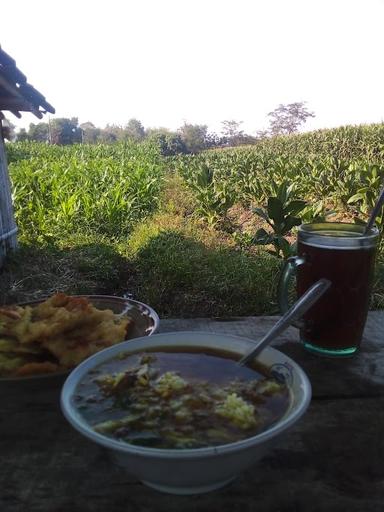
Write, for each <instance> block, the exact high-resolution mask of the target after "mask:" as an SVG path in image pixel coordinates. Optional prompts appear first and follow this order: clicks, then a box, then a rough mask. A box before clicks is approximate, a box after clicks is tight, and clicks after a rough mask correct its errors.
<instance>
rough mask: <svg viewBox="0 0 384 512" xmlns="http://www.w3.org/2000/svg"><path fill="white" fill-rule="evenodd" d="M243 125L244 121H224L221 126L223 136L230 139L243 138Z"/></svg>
mask: <svg viewBox="0 0 384 512" xmlns="http://www.w3.org/2000/svg"><path fill="white" fill-rule="evenodd" d="M242 123H243V121H234V120H231V121H222V122H221V124H222V125H223V127H222V130H221V132H222V134H223V135H224V137H227V138H228V139H234V138H236V137H242V136H243V134H244V132H243V130H240V125H241V124H242Z"/></svg>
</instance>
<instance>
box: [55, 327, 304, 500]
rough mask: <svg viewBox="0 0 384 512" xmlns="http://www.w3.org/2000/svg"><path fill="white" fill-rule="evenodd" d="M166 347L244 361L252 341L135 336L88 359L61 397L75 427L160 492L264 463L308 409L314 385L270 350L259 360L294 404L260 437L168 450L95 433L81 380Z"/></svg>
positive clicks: (205, 486)
mask: <svg viewBox="0 0 384 512" xmlns="http://www.w3.org/2000/svg"><path fill="white" fill-rule="evenodd" d="M165 346H167V347H178V346H179V347H202V348H204V347H208V348H213V349H215V348H216V349H219V350H220V349H222V350H226V351H230V352H233V353H236V354H238V355H239V357H240V356H241V355H244V354H246V353H247V352H248V351H250V350H251V348H252V347H253V346H254V342H253V341H252V340H249V339H247V338H241V337H238V336H232V335H226V334H213V333H210V332H173V333H164V334H155V335H153V336H151V337H150V338H136V339H135V340H132V341H127V342H123V343H120V344H119V345H116V346H113V347H110V348H108V349H105V350H103V351H101V352H99V353H97V354H95V355H93V356H92V357H90V358H89V359H87V360H85V361H84V362H83V363H81V364H80V365H79V366H78V367H77V368H75V369H74V370H73V371H72V373H71V374H70V375H69V377H68V378H67V380H66V382H65V384H64V387H63V389H62V394H61V407H62V411H63V413H64V415H65V417H66V418H67V420H68V421H69V422H70V423H71V424H72V426H73V427H74V428H75V429H77V430H78V431H79V432H80V433H81V434H83V435H84V436H85V437H87V438H88V439H90V440H92V441H94V442H95V443H97V444H99V445H100V446H103V447H105V448H107V449H108V450H109V451H110V454H111V455H112V457H113V459H114V460H115V462H116V463H118V464H119V465H120V466H123V467H125V468H126V469H127V470H128V471H129V473H130V474H131V475H133V476H135V477H137V478H138V479H139V480H141V481H142V482H143V483H144V484H146V485H149V486H150V487H153V488H155V489H157V490H160V491H163V492H169V493H173V494H195V493H202V492H208V491H212V490H214V489H217V488H220V487H222V486H223V485H225V484H227V483H228V482H230V481H231V480H233V479H234V478H235V477H236V476H237V475H239V473H241V472H242V471H244V470H246V469H247V468H248V467H250V466H251V465H252V464H253V463H255V462H256V461H257V460H258V459H260V458H261V457H262V456H263V455H264V454H265V453H266V451H267V449H268V448H270V446H271V445H272V444H273V442H274V441H275V440H276V439H277V438H278V437H279V436H281V435H282V434H284V433H285V432H286V431H287V430H288V429H289V428H290V427H292V426H293V425H294V424H295V423H296V422H297V421H298V420H299V419H300V417H301V416H302V415H303V414H304V412H305V411H306V409H307V407H308V405H309V402H310V399H311V385H310V383H309V380H308V378H307V376H306V375H305V373H304V372H303V370H302V369H301V368H300V367H299V366H298V365H297V364H296V363H295V362H294V361H292V359H290V358H289V357H287V356H286V355H284V354H282V353H281V352H279V351H278V350H276V349H273V348H266V349H265V350H264V351H263V352H262V353H261V354H260V356H259V360H260V362H261V363H263V364H265V365H266V366H267V367H269V368H271V371H272V372H275V373H277V374H279V376H281V378H284V379H285V382H286V383H287V385H288V386H289V388H290V392H291V404H290V407H289V408H288V410H287V411H286V413H285V414H284V416H283V417H282V418H281V419H280V420H279V421H278V422H277V423H275V424H274V425H273V426H271V427H270V428H268V429H267V430H265V431H264V432H262V433H260V434H258V435H255V436H253V437H249V438H247V439H244V440H242V441H238V442H235V443H230V444H225V445H220V446H215V447H212V448H197V449H172V450H169V449H158V448H146V447H141V446H134V445H130V444H128V443H125V442H123V441H118V440H115V439H111V438H109V437H106V436H103V435H102V434H99V433H97V432H95V431H93V430H92V428H91V427H90V426H89V425H88V424H87V423H86V422H85V420H84V419H83V418H82V417H81V415H80V414H79V412H78V411H77V410H76V407H75V405H74V401H73V396H74V394H75V390H76V386H77V384H78V383H79V381H81V380H82V378H83V377H84V376H85V375H86V374H87V373H88V372H89V371H90V370H91V369H93V368H94V367H95V366H98V365H99V364H101V363H103V362H104V361H106V360H108V359H110V358H112V357H114V356H116V355H117V354H118V353H119V352H124V353H130V352H138V351H143V350H145V349H150V348H156V347H165Z"/></svg>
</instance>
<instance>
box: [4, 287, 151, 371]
mask: <svg viewBox="0 0 384 512" xmlns="http://www.w3.org/2000/svg"><path fill="white" fill-rule="evenodd" d="M158 325H159V317H158V315H157V313H156V312H155V311H154V310H153V309H152V308H151V307H150V306H147V305H146V304H143V303H142V302H138V301H135V300H132V299H126V298H123V297H114V296H106V295H88V296H85V295H66V294H64V293H56V294H54V295H52V296H50V297H48V298H46V299H41V300H37V301H33V302H28V303H23V304H15V305H10V306H3V307H1V308H0V380H10V379H18V380H20V379H26V378H28V379H29V378H34V377H46V376H53V375H58V374H63V373H64V374H65V373H67V372H69V371H70V370H71V369H73V368H74V367H75V366H77V365H78V364H79V363H81V362H82V361H84V359H86V358H87V357H89V356H91V355H93V354H95V353H96V352H99V351H100V350H102V349H104V348H107V347H110V346H112V345H115V344H117V343H120V342H122V341H125V340H129V339H131V338H137V337H140V336H150V335H151V334H153V333H154V332H155V331H156V330H157V328H158Z"/></svg>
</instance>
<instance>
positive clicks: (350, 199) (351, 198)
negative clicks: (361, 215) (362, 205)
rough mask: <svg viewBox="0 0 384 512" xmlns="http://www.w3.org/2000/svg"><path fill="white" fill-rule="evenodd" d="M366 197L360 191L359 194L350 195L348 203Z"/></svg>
mask: <svg viewBox="0 0 384 512" xmlns="http://www.w3.org/2000/svg"><path fill="white" fill-rule="evenodd" d="M364 198H365V195H364V194H361V193H358V194H355V195H353V196H352V197H350V198H349V199H348V201H347V203H348V204H351V203H357V201H362V200H364Z"/></svg>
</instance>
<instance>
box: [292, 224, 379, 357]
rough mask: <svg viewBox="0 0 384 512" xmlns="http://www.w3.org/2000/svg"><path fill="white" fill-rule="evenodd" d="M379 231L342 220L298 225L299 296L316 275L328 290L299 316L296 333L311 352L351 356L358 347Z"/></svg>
mask: <svg viewBox="0 0 384 512" xmlns="http://www.w3.org/2000/svg"><path fill="white" fill-rule="evenodd" d="M377 240H378V230H377V229H376V228H373V229H372V230H371V231H370V232H369V233H368V235H364V226H360V225H357V224H346V223H319V224H303V225H302V226H300V228H299V232H298V240H297V246H298V247H297V248H298V256H297V257H295V258H290V265H288V267H289V266H291V270H292V267H295V268H296V275H297V293H298V296H301V295H302V294H303V293H304V292H305V291H306V290H307V289H308V288H309V287H310V286H311V285H312V284H313V283H315V282H316V281H318V280H319V279H321V278H326V279H329V280H330V281H331V286H330V288H329V290H327V291H326V292H325V294H324V295H323V296H322V297H321V298H320V299H319V300H318V302H316V303H315V304H314V305H313V306H312V307H311V309H310V310H308V312H307V313H306V314H305V315H304V317H303V321H302V322H301V328H300V337H301V340H302V341H303V343H304V346H305V347H306V348H307V349H308V350H310V351H312V352H315V353H318V354H322V355H330V356H350V355H353V354H354V353H355V352H356V351H357V350H358V348H359V346H360V343H361V339H362V335H363V330H364V325H365V322H366V319H367V313H368V307H369V301H370V293H371V285H372V277H373V271H374V265H375V255H376V246H377Z"/></svg>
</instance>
